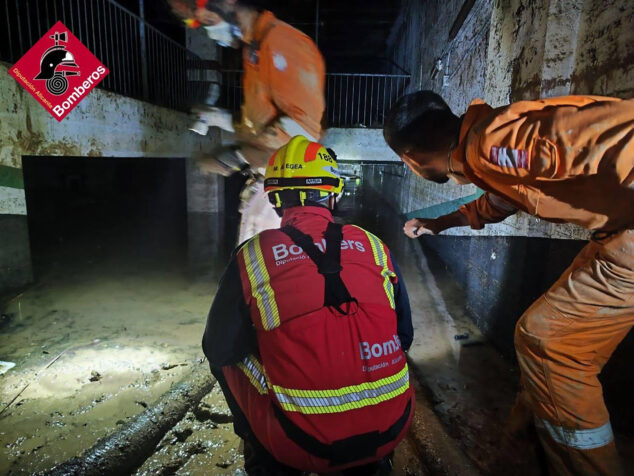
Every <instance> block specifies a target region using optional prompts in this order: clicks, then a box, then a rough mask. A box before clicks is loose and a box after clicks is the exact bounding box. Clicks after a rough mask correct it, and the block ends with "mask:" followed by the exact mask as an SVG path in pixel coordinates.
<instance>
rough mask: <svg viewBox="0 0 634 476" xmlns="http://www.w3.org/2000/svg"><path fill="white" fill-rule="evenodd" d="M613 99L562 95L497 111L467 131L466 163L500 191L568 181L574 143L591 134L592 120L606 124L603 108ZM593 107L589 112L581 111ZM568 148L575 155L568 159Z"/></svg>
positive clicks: (513, 105) (525, 102) (605, 111)
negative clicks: (548, 180) (556, 180)
mask: <svg viewBox="0 0 634 476" xmlns="http://www.w3.org/2000/svg"><path fill="white" fill-rule="evenodd" d="M613 101H619V100H618V99H615V98H608V97H600V96H566V97H561V98H548V99H541V100H538V101H519V102H516V103H513V104H511V105H509V106H506V107H503V108H500V109H498V110H496V111H495V114H493V115H491V116H490V119H489V120H485V121H483V122H480V123H478V124H476V125H475V126H474V127H473V129H472V130H471V131H470V133H469V137H468V141H467V147H466V156H467V162H468V163H469V166H470V167H471V168H472V170H473V172H474V173H475V174H476V175H478V176H480V177H482V178H484V177H486V179H487V181H489V182H495V183H496V184H498V185H501V186H502V187H504V186H507V187H508V186H510V187H512V186H515V185H518V184H532V183H535V182H536V181H540V180H543V179H563V178H566V176H567V175H568V174H569V172H570V171H571V169H573V168H574V165H575V164H574V163H573V157H572V156H573V155H574V156H575V157H578V156H579V153H578V152H575V151H574V148H575V146H576V145H577V144H576V142H577V141H576V139H577V138H579V137H580V136H581V137H584V136H587V135H591V134H592V122H594V121H595V120H596V121H600V120H606V117H603V116H606V114H607V111H608V109H607V108H605V107H603V106H602V104H608V103H610V102H613ZM593 103H595V104H596V106H593V109H590V110H588V109H583V108H584V107H586V106H589V105H592V104H593ZM581 110H584V111H586V112H584V114H579V113H578V112H579V111H581ZM593 111H595V112H594V113H593ZM589 119H591V120H589ZM569 150H570V151H573V152H574V153H573V154H569V155H571V158H570V159H568V157H566V155H567V151H569ZM576 160H578V158H577V159H576Z"/></svg>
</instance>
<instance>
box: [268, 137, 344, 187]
mask: <svg viewBox="0 0 634 476" xmlns="http://www.w3.org/2000/svg"><path fill="white" fill-rule="evenodd" d="M301 189H313V190H322V191H324V192H330V193H336V194H339V193H341V190H342V189H343V180H342V179H341V177H340V175H339V168H338V166H337V159H336V157H335V156H334V154H331V153H330V152H328V150H327V149H326V148H325V147H324V146H323V145H322V144H319V143H318V142H311V141H309V140H308V139H306V137H304V136H295V137H293V138H292V139H291V140H290V141H289V142H288V144H286V145H285V146H283V147H281V148H280V149H278V150H277V151H276V152H275V153H274V154H273V155H272V156H271V158H270V160H269V163H268V165H267V167H266V174H265V177H264V191H265V192H267V193H270V192H275V191H280V190H301Z"/></svg>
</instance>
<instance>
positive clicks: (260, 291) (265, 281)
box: [240, 235, 280, 331]
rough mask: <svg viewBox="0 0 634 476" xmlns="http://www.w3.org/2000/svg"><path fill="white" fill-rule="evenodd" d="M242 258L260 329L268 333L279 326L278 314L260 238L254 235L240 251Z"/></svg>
mask: <svg viewBox="0 0 634 476" xmlns="http://www.w3.org/2000/svg"><path fill="white" fill-rule="evenodd" d="M240 251H241V252H242V253H243V256H244V264H245V265H246V268H247V275H248V276H249V282H250V283H251V294H253V297H255V300H256V303H257V306H258V310H259V311H260V317H261V319H262V327H264V329H265V330H267V331H270V330H271V329H275V328H276V327H279V325H280V312H279V310H278V308H277V303H276V302H275V293H274V292H273V288H272V287H271V282H270V281H271V278H270V277H269V272H268V270H267V269H266V264H265V263H264V256H263V255H262V248H261V247H260V236H259V235H256V236H255V237H254V238H252V239H251V240H250V241H249V242H248V243H247V244H246V245H245V246H243V247H242V249H241V250H240Z"/></svg>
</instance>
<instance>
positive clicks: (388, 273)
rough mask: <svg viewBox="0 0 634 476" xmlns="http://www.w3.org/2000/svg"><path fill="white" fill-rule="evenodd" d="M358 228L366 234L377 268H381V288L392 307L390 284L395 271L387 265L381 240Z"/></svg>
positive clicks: (391, 288) (393, 305)
mask: <svg viewBox="0 0 634 476" xmlns="http://www.w3.org/2000/svg"><path fill="white" fill-rule="evenodd" d="M359 229H360V230H362V231H363V232H364V233H365V234H366V235H367V237H368V240H369V241H370V246H371V247H372V254H373V255H374V262H375V263H376V265H377V266H378V267H379V268H381V276H382V277H383V289H384V290H385V294H386V295H387V300H388V301H389V303H390V307H391V308H392V309H394V308H395V307H396V306H395V303H394V285H393V284H392V278H394V277H395V276H396V273H394V271H392V270H391V269H390V268H389V266H388V263H389V259H388V256H387V253H386V252H385V247H384V245H383V242H382V241H381V240H379V239H378V238H377V237H376V236H374V235H373V234H372V233H370V232H369V231H366V230H363V228H359Z"/></svg>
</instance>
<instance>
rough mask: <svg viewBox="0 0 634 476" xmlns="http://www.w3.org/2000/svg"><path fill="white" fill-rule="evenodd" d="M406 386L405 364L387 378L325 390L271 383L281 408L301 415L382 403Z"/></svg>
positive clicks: (334, 411) (404, 390) (395, 395)
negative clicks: (301, 388) (281, 385)
mask: <svg viewBox="0 0 634 476" xmlns="http://www.w3.org/2000/svg"><path fill="white" fill-rule="evenodd" d="M408 388H409V373H408V367H407V364H405V367H403V369H402V370H401V371H400V372H398V373H397V374H394V375H392V376H390V377H385V378H382V379H380V380H377V381H375V382H364V383H362V384H359V385H351V386H348V387H342V388H337V389H328V390H299V389H290V388H282V387H279V386H277V385H273V391H274V392H275V396H276V398H277V400H278V402H280V405H281V406H282V408H283V409H284V410H287V411H291V412H300V413H304V414H322V413H340V412H345V411H348V410H354V409H356V408H363V407H367V406H371V405H376V404H378V403H381V402H385V401H387V400H390V399H392V398H394V397H397V396H399V395H401V394H403V393H405V392H406V391H407V389H408Z"/></svg>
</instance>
